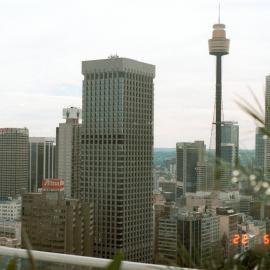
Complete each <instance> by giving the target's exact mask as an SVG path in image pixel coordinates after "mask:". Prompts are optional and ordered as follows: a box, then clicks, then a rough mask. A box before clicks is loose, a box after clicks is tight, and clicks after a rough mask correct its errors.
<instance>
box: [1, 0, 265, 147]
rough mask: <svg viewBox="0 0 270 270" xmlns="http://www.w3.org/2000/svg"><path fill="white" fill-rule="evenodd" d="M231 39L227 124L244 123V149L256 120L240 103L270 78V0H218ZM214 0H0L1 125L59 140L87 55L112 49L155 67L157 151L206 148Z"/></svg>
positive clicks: (77, 97) (76, 102)
mask: <svg viewBox="0 0 270 270" xmlns="http://www.w3.org/2000/svg"><path fill="white" fill-rule="evenodd" d="M220 2H221V22H222V23H225V24H226V29H227V37H228V38H230V39H231V46H230V54H229V55H228V56H225V57H224V58H223V59H224V60H223V108H224V120H234V121H238V123H239V126H240V147H241V148H243V149H251V148H254V143H255V128H256V126H255V123H254V122H253V120H252V119H250V117H249V116H247V115H246V114H245V113H244V112H242V111H241V109H240V108H239V107H238V105H237V104H236V100H237V99H239V98H240V97H241V98H245V99H247V100H248V101H250V102H251V103H254V101H253V98H252V95H251V93H250V89H252V91H253V92H254V93H255V95H256V96H257V97H258V98H259V100H260V102H261V103H262V105H263V102H264V101H263V99H264V85H265V76H266V75H269V74H270V49H269V48H270V32H269V25H270V16H269V13H270V1H269V0H223V1H222V0H221V1H220ZM217 19H218V1H216V0H203V1H202V0H188V1H187V0H166V1H164V0H147V1H146V0H136V1H127V0H113V1H111V0H98V1H94V0H76V1H75V0H74V1H70V0H46V1H45V0H43V1H41V0H39V1H37V0H24V1H21V0H8V1H4V0H0V35H1V38H0V40H1V42H0V106H1V113H0V127H28V128H29V132H30V136H49V137H52V136H55V128H56V126H58V124H59V123H60V122H63V120H62V109H63V108H64V107H67V106H79V107H81V92H82V79H83V77H82V75H81V61H83V60H91V59H103V58H107V57H108V56H109V55H111V54H118V55H119V56H120V57H128V58H132V59H136V60H139V61H143V62H147V63H151V64H154V65H155V66H156V78H155V117H154V125H155V130H154V135H155V147H175V144H176V142H182V141H193V140H204V141H205V143H206V144H207V145H209V142H210V138H211V126H212V118H213V111H214V98H215V58H214V57H213V56H210V55H209V54H208V39H209V38H211V34H212V25H213V24H214V23H216V22H217Z"/></svg>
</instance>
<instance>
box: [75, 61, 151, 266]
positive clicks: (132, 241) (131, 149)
mask: <svg viewBox="0 0 270 270" xmlns="http://www.w3.org/2000/svg"><path fill="white" fill-rule="evenodd" d="M82 74H83V75H84V80H83V108H82V133H81V162H82V167H81V183H80V191H81V192H80V196H81V199H82V200H83V201H87V202H91V201H93V202H94V205H95V226H94V230H95V233H94V235H95V240H94V256H96V257H105V258H106V257H108V258H110V257H112V256H113V255H114V254H116V253H117V252H119V251H121V252H123V253H124V254H125V259H126V260H131V261H140V262H151V260H152V255H153V254H152V247H153V243H152V239H153V215H152V191H153V171H152V161H153V105H154V104H153V94H154V84H153V79H154V77H155V66H153V65H150V64H146V63H142V62H139V61H135V60H132V59H127V58H119V57H117V56H113V57H110V58H109V59H103V60H93V61H84V62H83V63H82Z"/></svg>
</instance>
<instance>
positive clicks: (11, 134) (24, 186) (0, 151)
mask: <svg viewBox="0 0 270 270" xmlns="http://www.w3.org/2000/svg"><path fill="white" fill-rule="evenodd" d="M28 167H29V134H28V129H27V128H1V129H0V198H2V199H6V198H7V197H17V196H19V195H20V194H21V193H22V192H24V191H28V187H29V183H28V182H29V181H28V180H29V177H28Z"/></svg>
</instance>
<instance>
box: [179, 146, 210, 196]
mask: <svg viewBox="0 0 270 270" xmlns="http://www.w3.org/2000/svg"><path fill="white" fill-rule="evenodd" d="M204 158H205V144H204V142H203V141H195V142H193V143H189V142H182V143H177V144H176V180H177V181H180V182H183V193H184V194H185V193H186V192H196V191H197V190H196V186H197V172H196V167H197V165H198V164H199V163H201V162H203V161H204Z"/></svg>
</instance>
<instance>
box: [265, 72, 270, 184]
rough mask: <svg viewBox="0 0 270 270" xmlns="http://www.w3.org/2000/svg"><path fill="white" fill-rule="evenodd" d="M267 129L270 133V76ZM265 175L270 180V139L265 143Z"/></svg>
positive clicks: (268, 79) (266, 83) (267, 88)
mask: <svg viewBox="0 0 270 270" xmlns="http://www.w3.org/2000/svg"><path fill="white" fill-rule="evenodd" d="M265 129H266V130H267V131H268V132H269V131H270V75H268V76H266V78H265ZM264 175H265V177H266V178H267V179H270V138H267V139H266V141H265V160H264Z"/></svg>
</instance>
